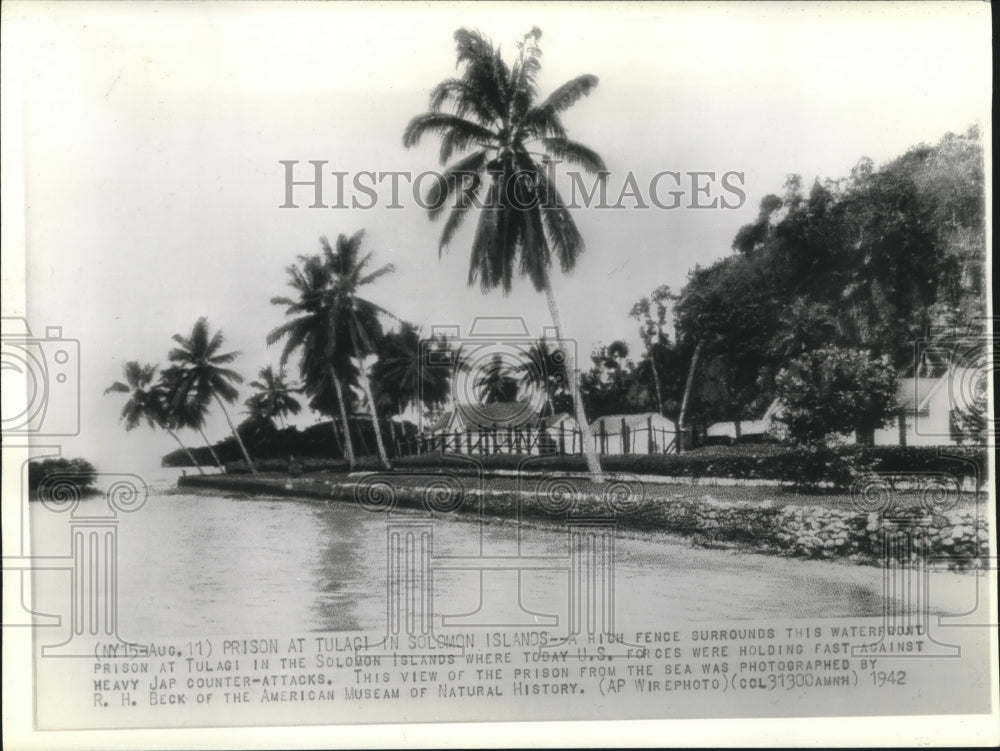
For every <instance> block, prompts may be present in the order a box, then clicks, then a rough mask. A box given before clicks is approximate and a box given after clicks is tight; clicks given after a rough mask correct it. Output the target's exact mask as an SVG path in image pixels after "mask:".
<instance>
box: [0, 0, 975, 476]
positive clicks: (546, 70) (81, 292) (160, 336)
mask: <svg viewBox="0 0 1000 751" xmlns="http://www.w3.org/2000/svg"><path fill="white" fill-rule="evenodd" d="M988 12H989V11H988V6H987V5H986V4H983V3H962V2H959V3H946V4H937V3H915V4H908V3H886V4H879V5H874V4H867V3H847V4H824V3H817V4H810V5H798V4H795V3H778V4H770V3H748V4H743V3H721V4H716V5H701V4H685V5H678V4H663V5H647V4H614V5H606V4H602V3H590V4H583V5H576V4H574V5H570V4H562V3H552V4H547V3H536V4H519V3H509V4H502V5H494V4H488V3H487V4H476V5H459V4H454V3H447V4H412V5H398V4H392V5H381V4H370V5H355V4H350V3H329V4H327V3H282V4H271V3H266V2H260V3H246V4H243V3H235V2H234V3H218V4H216V3H175V4H161V3H154V2H149V3H129V4H125V3H58V4H49V3H43V2H32V3H25V2H13V3H5V4H4V6H3V14H4V18H3V35H4V36H3V43H2V45H0V50H2V54H3V56H4V57H3V76H4V79H3V87H2V88H3V118H2V119H3V129H4V132H3V147H4V154H3V157H4V158H3V164H4V167H3V170H4V175H3V183H4V206H3V213H4V238H3V246H4V249H3V258H4V272H3V277H4V296H3V315H4V316H25V317H26V318H27V320H28V323H29V325H30V326H31V329H32V331H33V333H34V334H35V336H41V335H43V334H44V333H45V327H46V326H61V327H62V336H63V337H64V338H66V339H73V340H77V341H78V342H79V352H80V354H79V374H80V376H79V382H80V404H79V409H80V416H81V419H80V425H81V431H80V434H79V435H78V436H71V437H65V438H61V439H54V440H47V441H46V443H54V442H58V443H60V444H61V445H62V447H63V453H64V455H68V456H85V457H87V458H89V459H90V460H91V461H93V462H94V463H95V464H97V466H98V467H99V469H102V470H104V471H132V472H138V473H142V472H153V471H154V469H155V467H156V466H157V465H158V464H159V457H160V456H161V455H162V454H163V453H166V452H167V451H170V450H172V449H173V448H174V447H175V446H174V444H173V443H172V441H171V439H170V438H169V437H168V436H166V435H164V434H162V433H153V432H151V431H149V430H136V431H134V432H132V433H130V434H126V433H125V432H124V430H123V429H122V427H121V426H120V424H119V423H118V414H119V410H120V407H121V404H122V398H121V397H120V396H107V397H106V396H104V395H103V391H104V389H105V387H106V386H108V385H109V384H110V383H111V382H112V381H114V380H115V379H118V378H121V370H122V366H123V364H124V363H125V362H126V361H128V360H133V359H138V360H140V361H143V362H152V363H163V362H165V361H166V354H167V351H168V350H169V348H170V346H171V342H170V337H171V335H172V334H175V333H179V332H182V333H187V332H188V331H190V329H191V326H192V325H193V323H194V322H195V320H196V319H197V318H198V317H199V316H203V315H204V316H207V317H208V319H209V321H210V323H211V325H212V327H213V329H216V328H221V329H222V330H223V332H224V334H225V338H226V344H227V348H229V349H234V350H239V351H240V352H241V353H242V354H241V356H240V358H239V359H238V360H237V363H236V366H235V367H236V369H237V370H238V371H239V372H241V373H242V374H243V375H244V376H245V377H246V380H247V381H250V380H253V378H254V376H255V375H256V372H257V370H258V369H259V368H260V367H262V366H264V365H267V364H275V363H276V362H277V358H278V351H277V348H270V349H268V348H267V347H266V345H265V341H264V338H265V335H266V334H267V332H268V331H270V330H271V329H272V328H274V327H275V326H276V325H278V324H279V323H281V322H282V319H283V310H282V309H281V308H280V307H276V306H274V305H272V304H270V302H269V301H270V298H271V297H273V296H275V295H281V294H285V292H286V275H285V272H284V269H285V267H286V266H287V265H288V264H289V263H291V262H293V261H294V260H295V258H296V256H297V255H298V254H302V253H312V252H315V251H316V250H317V249H318V248H319V243H318V238H319V237H320V236H321V235H326V236H329V237H330V238H331V239H333V238H334V237H336V235H338V234H340V233H347V234H351V233H354V232H356V231H358V230H360V229H365V230H366V239H365V247H366V248H367V249H369V250H373V251H375V258H376V261H377V262H378V263H392V264H394V265H395V267H396V271H395V273H394V274H392V275H390V276H388V277H386V278H384V279H382V280H380V281H379V283H378V284H377V285H376V286H375V287H374V288H373V289H372V290H371V297H372V299H374V300H375V301H377V302H379V303H380V304H382V305H384V306H385V307H387V308H388V309H390V310H392V311H393V312H394V313H396V314H397V315H398V316H400V317H401V318H405V319H407V320H410V321H413V322H414V323H416V324H418V325H419V326H421V327H422V328H423V331H424V332H425V333H426V332H428V331H429V330H430V329H431V327H433V326H436V325H452V326H454V325H457V326H460V327H461V330H462V332H463V333H464V332H467V331H468V329H469V326H470V325H471V323H472V321H473V319H474V318H475V317H476V316H514V317H521V318H523V319H524V321H525V324H526V325H527V327H528V330H529V331H530V332H532V333H533V334H540V333H541V331H542V328H543V327H544V326H548V325H550V324H551V320H550V318H549V313H548V309H547V307H546V304H545V300H544V297H543V296H541V295H539V294H537V293H535V292H534V290H533V289H532V288H531V285H530V284H529V283H527V282H522V283H520V284H518V285H517V286H516V287H515V289H514V291H513V292H512V293H511V294H510V295H509V296H507V297H504V296H503V295H502V294H501V293H500V292H494V293H491V294H489V295H483V294H482V292H481V291H480V290H479V288H478V287H473V288H469V287H468V286H467V285H466V276H467V271H468V252H469V247H470V244H471V238H472V229H473V222H472V221H469V222H467V223H466V226H465V228H464V229H463V231H462V233H460V235H459V236H458V237H457V238H456V240H455V241H454V242H453V243H452V247H451V249H450V251H449V252H448V253H446V254H444V255H443V257H442V258H441V259H440V260H439V258H438V236H439V233H440V230H441V225H440V223H433V222H431V221H429V219H428V217H427V215H426V212H425V211H424V210H422V209H421V208H420V207H419V206H418V205H417V204H416V203H415V201H414V200H413V198H412V196H411V195H410V194H409V191H408V189H407V187H408V186H406V185H405V184H404V185H403V188H402V190H401V192H400V203H401V204H403V207H402V208H398V209H390V208H388V204H389V203H390V201H389V198H390V196H389V191H388V189H387V187H384V188H383V189H381V190H380V193H379V200H378V203H377V205H376V206H374V207H372V208H368V209H365V208H308V206H309V204H310V203H311V199H310V197H309V194H310V191H309V190H307V189H302V188H297V189H296V193H295V195H296V201H297V202H298V203H299V206H300V207H299V208H297V209H292V208H279V206H280V205H281V204H282V203H283V202H284V195H285V184H284V167H283V166H282V165H281V163H280V162H281V161H282V160H297V161H298V162H299V165H298V169H299V170H300V171H299V172H298V173H297V179H304V178H305V177H306V176H308V175H309V174H310V173H309V170H310V168H309V166H308V164H307V163H308V162H309V160H323V161H325V162H327V165H326V166H325V169H326V170H329V171H334V170H336V171H342V172H346V173H348V175H349V176H348V180H351V179H352V176H353V175H355V174H357V173H358V172H360V171H365V170H370V171H374V172H387V171H411V172H412V173H419V172H422V171H425V170H434V169H440V164H439V162H438V143H437V142H436V140H435V139H433V138H428V139H425V141H424V142H422V143H421V145H420V146H419V147H418V148H414V149H411V150H407V149H405V148H404V147H403V143H402V133H403V129H404V127H405V126H406V124H407V122H408V121H409V119H410V118H411V117H412V116H414V115H416V114H418V113H421V112H423V111H425V110H426V108H427V101H428V95H429V93H430V90H431V88H432V87H433V86H434V85H435V84H436V83H437V82H439V81H440V80H442V79H444V78H446V77H449V76H451V75H454V74H455V53H454V41H453V37H452V35H453V33H454V31H455V29H456V28H458V27H460V26H468V27H472V28H478V29H480V30H481V31H483V32H484V33H486V34H487V35H488V36H489V37H491V38H492V39H493V40H494V41H495V42H497V43H500V44H501V45H502V46H503V49H504V50H505V51H506V52H507V53H508V54H512V53H513V51H514V49H515V43H516V42H517V40H518V39H519V38H520V37H521V35H522V34H524V33H525V32H526V31H528V30H529V29H530V28H531V27H532V26H537V27H539V28H540V29H541V30H542V32H543V35H542V38H541V40H540V45H541V48H542V51H543V58H542V71H541V74H540V76H539V82H538V83H539V88H540V93H541V94H542V96H544V95H546V94H547V93H548V92H550V91H551V90H552V89H553V88H555V87H556V86H558V85H559V84H561V83H562V82H563V81H565V80H567V79H569V78H572V77H574V76H577V75H580V74H583V73H592V74H594V75H596V76H598V78H599V79H600V83H599V85H598V86H597V88H596V89H595V90H594V92H593V93H592V94H591V95H590V96H589V97H588V98H587V99H585V100H583V101H581V102H579V103H578V104H577V105H575V106H574V107H573V108H572V109H571V110H569V111H568V112H567V113H566V114H565V116H564V123H565V125H566V127H567V129H568V131H569V134H570V136H571V137H572V138H574V139H576V140H578V141H581V142H582V143H585V144H587V145H589V146H590V147H592V148H593V149H594V150H596V151H597V152H598V153H599V154H601V155H602V157H603V158H604V160H605V162H606V163H607V165H608V168H609V170H610V172H611V178H610V182H609V186H610V195H611V196H612V198H611V202H614V201H615V200H616V199H617V191H618V190H620V189H621V186H622V184H623V181H624V179H625V177H626V176H627V175H628V174H629V173H631V174H634V175H635V176H636V180H637V184H638V185H639V187H640V189H641V190H642V191H643V194H644V195H645V196H647V197H648V185H649V181H650V179H651V178H652V177H653V176H654V175H656V174H657V173H659V172H663V171H674V172H678V173H681V174H682V175H686V174H687V173H690V172H693V171H697V172H711V173H715V175H716V180H714V181H713V180H710V179H708V178H702V183H701V184H705V182H706V181H707V182H708V183H710V185H711V188H710V193H709V195H708V197H707V198H704V199H698V198H697V197H693V194H692V191H691V189H690V182H689V178H686V177H685V178H684V180H686V181H688V182H686V183H685V185H684V186H682V187H684V188H685V194H684V195H683V196H682V202H683V203H682V205H681V206H680V207H678V208H675V209H663V208H657V207H655V206H652V205H651V206H648V207H647V208H634V207H633V205H634V202H633V201H631V200H630V199H629V200H626V201H625V206H626V208H623V209H618V210H615V209H599V208H589V209H588V208H581V209H578V210H575V211H574V218H575V219H576V222H577V224H578V226H579V228H580V230H581V232H582V234H583V236H584V238H585V241H586V251H585V253H584V254H583V255H582V256H581V258H580V261H579V263H578V265H577V268H576V269H575V271H574V272H573V274H572V275H571V276H562V275H557V276H556V277H555V278H554V280H553V286H554V290H555V295H556V298H557V300H558V302H559V306H560V308H561V312H562V318H563V323H564V334H565V335H566V336H568V337H570V338H573V339H574V340H576V341H577V347H578V351H579V352H581V353H583V354H584V355H586V354H588V353H589V352H590V351H591V350H592V348H593V347H594V346H595V345H597V344H599V343H607V342H610V341H611V340H614V339H625V340H626V341H627V342H629V343H630V344H631V346H632V347H633V348H634V349H633V352H634V353H635V354H637V352H636V350H637V349H638V345H639V342H638V336H637V325H636V323H635V322H634V321H633V320H631V319H630V318H629V317H628V312H629V310H630V308H631V306H632V304H633V303H634V302H635V301H636V300H637V299H639V297H641V296H643V295H646V294H648V293H649V292H650V291H652V290H653V289H654V288H655V287H657V286H658V285H660V284H668V285H670V286H671V287H672V288H673V289H675V290H678V289H680V288H681V287H682V286H683V284H684V282H685V279H686V277H687V274H688V272H689V271H690V270H691V269H692V268H693V267H694V266H695V265H696V264H702V265H706V264H710V263H712V262H714V261H716V260H718V259H720V258H722V257H724V256H726V255H727V254H729V253H730V252H732V251H731V249H730V246H731V243H732V239H733V236H734V235H735V233H736V231H737V230H738V229H739V227H740V226H741V225H743V224H746V223H747V222H750V221H752V220H753V219H754V218H755V216H756V213H757V208H758V205H759V202H760V199H761V198H762V197H763V196H765V195H767V194H768V193H780V192H781V189H782V185H783V184H784V181H785V178H786V176H787V175H788V174H790V173H796V174H800V175H802V177H803V180H804V183H805V184H806V185H808V184H809V183H811V181H812V180H813V179H815V178H816V177H820V178H825V177H842V176H845V175H847V174H848V172H849V171H850V169H851V167H852V166H853V165H854V164H855V163H856V162H857V161H858V159H859V158H861V157H862V156H867V157H870V158H871V159H873V160H874V161H875V163H876V164H882V163H885V162H886V161H888V160H890V159H892V158H894V157H896V156H898V155H900V154H902V153H903V152H905V151H906V149H907V148H909V147H910V146H913V145H915V144H918V143H921V142H925V143H935V142H937V141H938V140H939V139H940V138H941V137H942V136H943V135H944V134H945V133H946V132H949V131H953V132H964V131H965V130H966V129H967V128H968V126H969V125H971V124H973V123H976V124H978V125H979V126H980V128H981V129H982V130H983V132H984V134H985V135H984V142H985V143H989V142H990V141H989V134H990V133H991V121H990V114H989V113H990V90H991V78H990V75H991V73H990V71H991V63H990V54H991V53H990V36H989V34H990V24H989V15H988ZM727 172H737V173H741V175H742V177H741V180H740V182H739V183H737V185H738V187H740V188H741V190H742V191H743V193H745V200H743V201H742V203H741V205H739V207H738V208H721V207H716V208H703V209H697V208H691V207H690V203H691V202H692V200H704V201H709V200H710V199H711V198H720V199H725V200H727V201H729V202H731V203H739V202H738V201H737V200H736V199H737V198H738V196H736V194H734V193H726V192H724V191H722V189H721V188H720V182H719V180H720V179H721V176H722V174H724V173H727ZM562 179H563V180H566V179H567V178H566V176H565V175H563V176H562ZM662 185H663V186H664V187H663V190H669V189H673V186H672V185H671V184H670V183H669V182H668V181H665V182H663V183H662ZM562 187H563V190H564V192H566V191H567V190H568V183H567V182H564V183H562ZM332 190H333V182H332V178H330V181H329V182H327V183H325V189H324V192H325V193H327V195H329V193H328V191H329V192H332ZM352 195H353V194H351V195H348V197H347V201H348V203H350V199H351V197H352ZM702 195H703V196H704V195H705V194H702ZM359 197H360V198H361V199H362V200H363V201H364V200H367V199H364V197H363V196H359ZM664 202H667V205H669V197H664ZM328 203H332V200H331V199H329V198H328ZM22 214H23V223H21V226H20V228H16V227H8V224H10V223H11V221H10V220H11V219H12V218H13V219H14V220H16V219H19V218H20V217H21V216H22ZM13 224H17V222H16V221H15V222H13ZM292 372H293V373H294V367H293V368H292ZM249 393H250V391H249V389H247V388H246V387H244V388H243V390H242V393H241V397H240V405H241V404H242V400H243V399H244V398H246V396H248V395H249ZM240 409H242V406H236V407H234V408H233V412H235V413H238V412H239V410H240ZM237 417H238V415H237ZM314 419H315V416H313V415H303V416H302V417H301V418H300V419H299V420H298V421H297V422H298V424H300V425H308V424H309V423H311V422H312V421H313V420H314ZM206 432H207V433H208V434H209V436H210V437H212V438H213V439H221V438H223V437H224V436H225V434H226V425H225V421H224V419H223V417H222V416H221V415H220V414H214V415H213V416H212V418H211V420H210V422H209V425H208V429H207V431H206ZM185 437H186V438H187V439H188V440H189V441H190V442H191V443H193V444H197V441H196V440H194V437H193V436H192V435H190V434H188V435H187V436H185Z"/></svg>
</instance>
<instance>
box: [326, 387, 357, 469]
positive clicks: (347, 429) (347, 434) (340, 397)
mask: <svg viewBox="0 0 1000 751" xmlns="http://www.w3.org/2000/svg"><path fill="white" fill-rule="evenodd" d="M330 378H331V379H332V380H333V390H334V391H336V392H337V406H338V407H339V408H340V419H341V422H342V423H343V425H344V450H345V452H346V454H347V456H346V457H345V458H346V459H347V471H348V472H353V471H354V441H353V440H351V423H349V422H348V421H347V407H346V406H345V404H344V387H343V386H342V385H341V384H340V379H339V378H338V377H337V374H336V373H335V372H333V370H332V369H331V371H330Z"/></svg>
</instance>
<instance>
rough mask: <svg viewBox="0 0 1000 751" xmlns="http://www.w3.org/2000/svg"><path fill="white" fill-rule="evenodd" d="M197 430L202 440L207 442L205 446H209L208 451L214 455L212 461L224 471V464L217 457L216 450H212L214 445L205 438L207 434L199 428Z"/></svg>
mask: <svg viewBox="0 0 1000 751" xmlns="http://www.w3.org/2000/svg"><path fill="white" fill-rule="evenodd" d="M197 430H198V433H199V434H200V435H201V438H202V440H203V441H205V445H206V446H208V450H209V452H210V453H211V454H212V459H213V460H214V461H215V466H216V467H218V468H219V469H222V462H220V461H219V457H218V456H217V455H216V453H215V449H214V448H212V444H211V443H209V441H208V438H207V437H206V436H205V433H204V432H203V431H202V429H201V428H198V429H197ZM223 471H224V470H223Z"/></svg>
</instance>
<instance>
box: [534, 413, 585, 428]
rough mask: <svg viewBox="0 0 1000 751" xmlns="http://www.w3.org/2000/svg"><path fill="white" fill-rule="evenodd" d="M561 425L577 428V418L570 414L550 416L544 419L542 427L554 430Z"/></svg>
mask: <svg viewBox="0 0 1000 751" xmlns="http://www.w3.org/2000/svg"><path fill="white" fill-rule="evenodd" d="M560 423H570V425H571V427H573V428H576V426H577V422H576V418H575V417H573V415H571V414H570V413H569V412H560V413H559V414H557V415H549V416H548V417H543V418H542V425H543V426H545V427H546V428H554V427H556V426H558V425H559V424H560Z"/></svg>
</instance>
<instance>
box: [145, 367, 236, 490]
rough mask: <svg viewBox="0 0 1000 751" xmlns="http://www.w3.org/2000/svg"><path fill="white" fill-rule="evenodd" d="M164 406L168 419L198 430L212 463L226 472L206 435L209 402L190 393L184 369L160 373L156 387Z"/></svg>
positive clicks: (171, 368) (167, 370) (167, 369)
mask: <svg viewBox="0 0 1000 751" xmlns="http://www.w3.org/2000/svg"><path fill="white" fill-rule="evenodd" d="M155 389H156V391H157V392H158V393H159V394H160V396H161V399H162V400H163V404H164V407H163V408H164V411H165V415H166V417H168V418H170V419H171V420H173V421H174V422H175V423H176V424H177V425H178V426H179V427H185V428H191V429H192V430H197V431H198V435H200V436H201V439H202V440H203V441H204V442H205V445H206V446H208V452H209V453H210V454H211V455H212V461H214V462H215V466H216V467H217V468H218V469H219V470H220V471H225V470H224V469H223V466H222V462H221V461H219V456H218V454H216V453H215V447H214V446H213V445H212V442H211V441H210V440H208V436H206V435H205V420H206V418H207V417H208V401H207V400H206V399H200V398H198V395H197V394H195V393H192V392H188V391H186V389H185V384H184V369H183V368H181V367H179V366H177V365H171V366H170V367H169V368H164V369H163V371H161V373H160V380H159V381H158V382H157V384H156V386H155Z"/></svg>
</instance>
